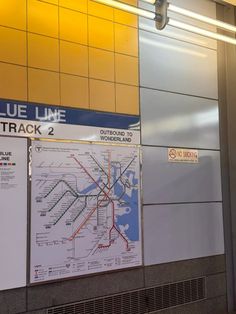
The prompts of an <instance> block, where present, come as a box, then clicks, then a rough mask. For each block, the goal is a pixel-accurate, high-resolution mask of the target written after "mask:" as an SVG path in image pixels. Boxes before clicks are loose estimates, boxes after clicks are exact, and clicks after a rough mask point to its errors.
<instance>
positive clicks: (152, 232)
mask: <svg viewBox="0 0 236 314" xmlns="http://www.w3.org/2000/svg"><path fill="white" fill-rule="evenodd" d="M223 253H224V236H223V219H222V205H221V204H220V203H208V204H179V205H153V206H145V207H144V263H145V265H154V264H161V263H168V262H172V261H178V260H185V259H192V258H197V257H203V256H211V255H218V254H223Z"/></svg>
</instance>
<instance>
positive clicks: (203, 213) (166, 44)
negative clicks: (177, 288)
mask: <svg viewBox="0 0 236 314" xmlns="http://www.w3.org/2000/svg"><path fill="white" fill-rule="evenodd" d="M126 2H128V3H132V4H136V0H129V1H128V0H127V1H126ZM171 2H173V3H175V4H177V5H180V6H182V7H186V8H190V9H192V10H194V11H197V12H199V13H203V14H206V12H207V13H208V14H211V15H212V17H215V14H216V13H215V11H216V10H215V4H214V3H213V2H211V1H208V0H198V1H194V0H173V1H171ZM139 5H140V6H142V7H147V8H148V9H150V10H153V7H152V6H151V5H148V4H144V3H143V2H142V1H140V3H139ZM0 47H1V49H0V98H6V99H16V100H22V101H30V102H37V103H45V104H55V105H63V106H69V107H70V106H72V107H78V108H87V109H91V110H101V111H110V112H119V113H129V114H139V93H140V107H141V112H140V114H141V128H142V129H141V131H142V151H143V203H144V204H143V205H144V206H143V240H144V246H143V248H144V267H142V268H138V269H133V270H125V271H119V272H113V273H106V274H99V275H95V276H88V277H83V278H79V279H75V280H66V281H62V282H55V283H49V284H43V285H38V286H32V287H28V288H20V289H13V290H7V291H2V292H0V305H1V307H0V313H1V314H9V313H10V314H12V313H31V314H45V309H46V308H48V307H51V306H56V305H61V304H67V303H70V302H77V301H81V300H86V299H90V298H95V297H100V296H104V295H109V294H115V293H120V292H125V291H130V290H136V289H140V288H143V287H152V286H156V285H162V284H166V283H170V282H175V281H182V280H186V279H191V278H196V277H200V276H206V277H207V278H206V291H207V300H206V301H203V302H200V303H198V304H194V305H188V306H186V307H182V308H180V309H178V308H177V309H176V311H175V310H170V311H168V310H167V311H163V313H191V314H194V313H201V314H205V313H206V314H207V313H208V314H210V313H214V314H217V313H222V312H223V311H224V310H225V309H226V288H225V287H226V284H225V261H224V239H223V221H222V196H221V175H220V143H219V116H218V114H219V113H218V89H217V46H216V42H215V41H213V40H209V39H205V38H203V37H200V36H197V35H196V36H195V35H191V34H190V33H187V32H184V31H180V30H176V29H173V28H171V27H167V29H166V30H164V31H162V32H161V33H159V32H157V31H156V30H155V27H154V23H153V22H152V21H148V20H145V19H143V18H140V19H139V30H138V19H137V18H136V17H135V16H133V15H130V14H127V13H124V12H121V11H118V10H113V9H111V8H108V7H105V6H102V5H99V4H95V3H93V2H92V1H90V0H59V1H58V0H47V1H40V0H27V1H26V0H7V1H5V0H0ZM139 85H140V89H139ZM168 147H186V148H194V149H199V163H198V164H196V165H192V164H174V163H173V164H169V163H168V161H167V148H168Z"/></svg>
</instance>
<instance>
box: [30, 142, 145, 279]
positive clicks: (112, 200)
mask: <svg viewBox="0 0 236 314" xmlns="http://www.w3.org/2000/svg"><path fill="white" fill-rule="evenodd" d="M31 175H32V176H31V184H32V186H31V187H32V191H31V276H30V277H31V280H30V281H31V283H37V282H43V281H48V280H56V279H61V278H67V277H73V276H80V275H86V274H91V273H97V272H104V271H109V270H115V269H122V268H128V267H135V266H139V265H141V264H142V249H141V227H140V223H141V210H140V157H139V148H138V147H131V146H126V147H125V146H115V145H99V144H81V143H68V142H67V143H66V142H50V141H48V142H47V141H33V142H32V174H31Z"/></svg>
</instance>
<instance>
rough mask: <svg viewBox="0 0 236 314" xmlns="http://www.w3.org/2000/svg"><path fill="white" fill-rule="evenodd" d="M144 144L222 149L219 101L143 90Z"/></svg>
mask: <svg viewBox="0 0 236 314" xmlns="http://www.w3.org/2000/svg"><path fill="white" fill-rule="evenodd" d="M141 117H142V144H143V145H159V146H177V147H195V148H206V149H219V145H220V144H219V112H218V102H217V101H216V100H208V99H204V98H198V97H191V96H185V95H179V94H173V93H167V92H160V91H156V90H150V89H144V88H142V89H141Z"/></svg>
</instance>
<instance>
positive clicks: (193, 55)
mask: <svg viewBox="0 0 236 314" xmlns="http://www.w3.org/2000/svg"><path fill="white" fill-rule="evenodd" d="M139 40H140V82H141V86H142V87H148V88H154V89H160V90H166V91H172V92H178V93H183V94H189V95H195V96H201V97H207V98H213V99H217V98H218V89H217V55H216V51H215V50H211V49H208V48H203V47H199V46H196V45H193V44H189V43H186V42H181V41H178V40H176V39H171V38H167V37H164V36H160V35H157V34H154V33H150V32H146V31H142V30H140V32H139Z"/></svg>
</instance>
